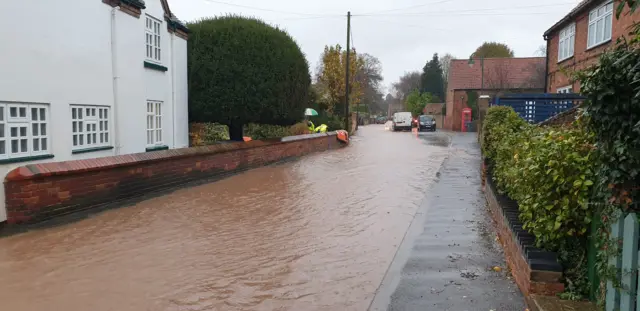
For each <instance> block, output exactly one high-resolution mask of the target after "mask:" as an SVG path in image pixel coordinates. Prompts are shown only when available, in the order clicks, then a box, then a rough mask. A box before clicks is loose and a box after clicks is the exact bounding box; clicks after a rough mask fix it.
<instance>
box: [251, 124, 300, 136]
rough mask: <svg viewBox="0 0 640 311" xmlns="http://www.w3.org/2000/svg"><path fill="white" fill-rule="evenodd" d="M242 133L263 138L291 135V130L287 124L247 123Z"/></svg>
mask: <svg viewBox="0 0 640 311" xmlns="http://www.w3.org/2000/svg"><path fill="white" fill-rule="evenodd" d="M244 135H245V136H249V137H251V139H254V140H264V139H273V138H282V137H286V136H291V131H290V129H289V127H288V126H280V125H269V124H255V123H249V124H247V125H246V126H245V127H244Z"/></svg>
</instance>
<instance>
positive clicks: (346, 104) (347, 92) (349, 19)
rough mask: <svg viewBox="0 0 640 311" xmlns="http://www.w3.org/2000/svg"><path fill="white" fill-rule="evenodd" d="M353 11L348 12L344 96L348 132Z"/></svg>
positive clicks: (345, 122) (345, 121)
mask: <svg viewBox="0 0 640 311" xmlns="http://www.w3.org/2000/svg"><path fill="white" fill-rule="evenodd" d="M350 43H351V12H350V11H349V12H347V60H346V63H347V65H346V66H347V68H346V70H345V71H346V74H345V79H344V81H345V83H346V84H345V88H344V89H345V96H344V102H345V105H344V126H345V127H346V130H347V132H349V63H350V61H349V60H350V59H351V58H350V54H351V44H350Z"/></svg>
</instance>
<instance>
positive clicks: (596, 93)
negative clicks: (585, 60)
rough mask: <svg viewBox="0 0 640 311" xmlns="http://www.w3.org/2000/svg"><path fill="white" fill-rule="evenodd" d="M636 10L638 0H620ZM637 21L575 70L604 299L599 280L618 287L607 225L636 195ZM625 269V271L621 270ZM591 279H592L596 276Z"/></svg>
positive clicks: (639, 123) (639, 116)
mask: <svg viewBox="0 0 640 311" xmlns="http://www.w3.org/2000/svg"><path fill="white" fill-rule="evenodd" d="M625 3H626V4H627V5H629V6H630V7H632V9H635V8H636V7H637V4H638V3H639V2H638V1H623V2H621V3H620V4H619V5H620V7H619V8H623V7H624V5H625ZM620 12H621V11H618V13H620ZM638 64H640V24H635V25H634V29H633V32H632V34H631V35H630V36H629V40H628V41H626V40H619V41H618V42H617V44H616V46H615V48H613V49H610V50H608V51H607V52H605V53H603V54H602V55H601V56H600V58H599V61H598V62H597V63H596V64H595V65H594V66H592V67H591V68H588V69H587V70H584V71H582V72H579V73H578V74H577V75H576V78H577V80H579V81H580V83H581V90H580V91H581V93H582V94H583V95H585V96H587V98H588V100H587V101H585V103H583V105H582V108H583V111H584V121H585V125H586V127H587V128H588V129H589V130H590V131H592V132H593V133H594V135H595V146H597V149H596V151H595V162H596V168H595V170H596V172H595V174H596V175H597V176H598V179H597V181H596V184H595V188H594V193H593V199H592V200H593V201H594V202H597V203H599V204H596V205H595V206H596V207H597V210H596V213H597V215H598V220H599V223H596V225H597V227H596V231H595V232H594V234H593V236H594V249H595V251H596V257H597V260H596V262H595V263H594V267H595V272H596V273H595V275H596V276H597V278H596V279H598V278H599V281H600V282H599V283H596V284H597V285H599V288H598V286H595V287H594V291H595V292H596V293H597V295H596V296H597V297H596V298H597V299H599V302H601V303H602V302H603V300H604V295H603V294H604V293H605V292H606V291H605V290H603V288H604V287H603V284H605V283H606V282H607V281H611V282H613V284H614V286H616V287H618V286H620V285H621V284H620V278H619V277H618V275H617V273H619V270H618V269H616V268H614V267H613V266H611V265H610V264H609V263H610V262H611V260H612V256H619V255H620V254H619V252H620V245H619V240H618V239H617V238H614V237H612V236H611V230H610V228H611V225H612V224H613V223H615V222H616V221H617V220H618V218H619V217H620V215H622V214H623V212H626V211H629V210H630V209H632V210H633V209H635V212H638V210H637V206H633V204H637V202H638V201H639V200H640V187H639V186H640V84H639V83H638V81H639V80H640V79H639V77H640V66H638ZM623 274H624V272H623ZM596 279H593V280H592V281H594V282H595V281H596Z"/></svg>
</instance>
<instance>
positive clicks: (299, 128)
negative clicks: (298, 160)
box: [289, 122, 311, 135]
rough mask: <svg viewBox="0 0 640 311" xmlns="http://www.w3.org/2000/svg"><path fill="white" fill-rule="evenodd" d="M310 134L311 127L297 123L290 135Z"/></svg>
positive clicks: (291, 129) (292, 127)
mask: <svg viewBox="0 0 640 311" xmlns="http://www.w3.org/2000/svg"><path fill="white" fill-rule="evenodd" d="M310 133H311V132H310V131H309V127H308V126H307V125H306V124H305V123H304V122H300V123H296V124H294V125H292V126H291V128H290V129H289V134H290V135H305V134H310Z"/></svg>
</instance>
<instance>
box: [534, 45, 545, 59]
mask: <svg viewBox="0 0 640 311" xmlns="http://www.w3.org/2000/svg"><path fill="white" fill-rule="evenodd" d="M534 54H535V55H536V56H540V57H546V56H547V46H546V45H541V46H539V47H538V49H537V50H536V51H535V53H534Z"/></svg>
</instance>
